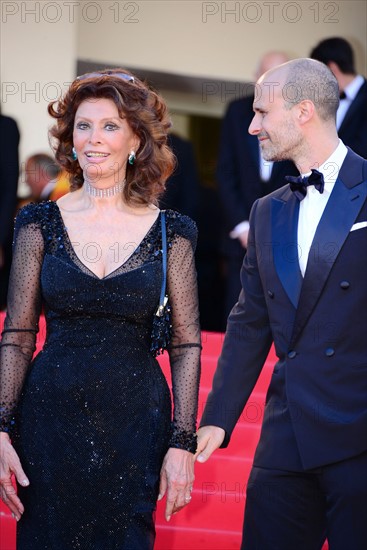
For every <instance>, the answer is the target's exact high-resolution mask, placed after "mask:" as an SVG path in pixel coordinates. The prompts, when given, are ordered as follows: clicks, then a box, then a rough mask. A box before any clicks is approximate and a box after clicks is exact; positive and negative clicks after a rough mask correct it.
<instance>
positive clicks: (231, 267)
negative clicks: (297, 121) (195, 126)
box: [216, 51, 297, 319]
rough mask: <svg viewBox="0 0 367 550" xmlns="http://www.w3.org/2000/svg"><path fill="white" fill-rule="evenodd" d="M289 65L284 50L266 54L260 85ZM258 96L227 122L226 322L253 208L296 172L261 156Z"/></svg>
mask: <svg viewBox="0 0 367 550" xmlns="http://www.w3.org/2000/svg"><path fill="white" fill-rule="evenodd" d="M286 61H288V56H287V54H286V53H284V52H278V51H272V52H268V53H266V54H265V55H264V56H263V57H262V58H261V59H260V61H259V63H258V65H257V68H256V72H255V81H256V80H257V79H258V78H259V77H260V75H262V74H263V73H264V72H265V71H268V70H269V69H271V68H273V67H275V66H277V65H280V64H281V63H284V62H286ZM253 100H254V96H249V97H242V98H239V99H236V100H234V101H232V102H231V103H230V104H229V105H228V108H227V112H226V114H225V117H224V119H223V122H222V129H221V139H220V146H219V156H218V164H217V172H216V177H217V182H218V188H219V193H220V198H221V204H222V207H223V213H224V221H225V236H224V239H223V255H224V259H225V263H226V293H225V319H227V317H228V315H229V312H230V311H231V309H232V307H233V306H234V304H235V303H236V301H237V298H238V294H239V292H240V289H241V283H240V277H239V274H240V269H241V265H242V260H243V256H244V254H245V252H246V247H247V237H248V228H249V223H248V219H249V215H250V210H251V206H252V205H253V203H254V202H255V200H256V199H258V198H259V197H262V196H264V195H266V194H268V193H270V192H271V191H274V190H275V189H278V188H279V187H281V186H282V185H284V177H285V175H286V174H297V170H296V168H295V167H294V166H293V165H292V164H291V163H290V162H282V163H276V164H273V163H272V162H269V161H264V159H262V157H261V153H260V148H259V144H258V140H257V139H256V137H255V136H252V135H250V134H249V133H248V131H247V129H248V126H249V124H250V122H251V120H252V116H253V111H252V103H253Z"/></svg>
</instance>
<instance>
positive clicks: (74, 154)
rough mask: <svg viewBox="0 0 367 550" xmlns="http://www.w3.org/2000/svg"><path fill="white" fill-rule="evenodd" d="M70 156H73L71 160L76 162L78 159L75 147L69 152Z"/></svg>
mask: <svg viewBox="0 0 367 550" xmlns="http://www.w3.org/2000/svg"><path fill="white" fill-rule="evenodd" d="M71 152H72V154H73V160H76V159H77V158H78V155H77V154H76V149H75V147H73V148H72V150H71Z"/></svg>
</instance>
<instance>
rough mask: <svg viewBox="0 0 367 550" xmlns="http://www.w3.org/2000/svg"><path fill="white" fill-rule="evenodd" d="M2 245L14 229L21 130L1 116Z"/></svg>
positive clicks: (0, 232) (0, 195) (0, 229)
mask: <svg viewBox="0 0 367 550" xmlns="http://www.w3.org/2000/svg"><path fill="white" fill-rule="evenodd" d="M0 132H1V147H0V197H1V200H0V246H2V245H4V244H5V243H6V242H7V241H8V240H9V239H10V236H11V234H12V231H13V224H14V215H15V206H16V199H17V188H18V177H19V158H18V146H19V130H18V126H17V124H16V122H15V120H13V119H12V118H9V117H5V116H1V117H0Z"/></svg>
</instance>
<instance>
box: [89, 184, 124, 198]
mask: <svg viewBox="0 0 367 550" xmlns="http://www.w3.org/2000/svg"><path fill="white" fill-rule="evenodd" d="M124 183H125V181H122V182H121V181H120V183H116V185H113V186H112V187H107V188H106V189H99V188H98V187H93V185H91V184H90V183H88V182H87V181H86V182H85V183H84V185H85V190H86V192H87V193H88V195H90V196H91V197H97V198H100V199H103V198H105V197H114V196H115V195H118V194H119V193H121V191H122V188H123V186H124Z"/></svg>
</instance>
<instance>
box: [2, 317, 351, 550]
mask: <svg viewBox="0 0 367 550" xmlns="http://www.w3.org/2000/svg"><path fill="white" fill-rule="evenodd" d="M2 324H3V316H1V314H0V327H2ZM44 336H45V325H44V320H43V319H42V320H41V326H40V333H39V335H38V339H37V351H39V350H40V348H41V347H42V344H43V340H44ZM202 338H203V354H202V377H201V386H200V397H199V399H200V401H199V416H200V415H201V413H202V411H203V408H204V406H205V401H206V399H207V396H208V393H209V391H210V388H211V383H212V378H213V374H214V371H215V368H216V363H217V359H218V356H219V354H220V350H221V347H222V344H223V334H216V333H208V332H204V333H203V335H202ZM159 361H160V364H161V366H162V370H163V371H164V373H165V375H166V377H167V379H168V381H169V382H170V374H169V364H168V357H167V355H166V354H165V355H163V356H161V357H160V358H159ZM274 362H275V355H274V352H273V350H272V351H271V352H270V354H269V357H268V360H267V362H266V364H265V366H264V368H263V371H262V373H261V376H260V378H259V380H258V382H257V384H256V386H255V388H254V391H253V393H252V395H251V397H250V399H249V402H248V403H247V406H246V407H245V410H244V412H243V413H242V415H241V418H240V421H239V423H238V425H237V426H236V429H235V431H234V434H233V437H232V440H231V444H230V446H229V448H227V449H221V450H218V451H216V452H215V453H214V454H213V455H212V457H211V459H210V460H209V461H208V462H207V463H206V464H199V463H198V464H197V465H196V471H195V475H196V480H195V486H194V490H193V493H192V501H191V503H190V505H189V506H187V508H185V509H184V510H182V511H181V512H180V513H179V514H177V515H175V516H173V517H172V519H171V521H170V522H169V523H167V522H166V521H165V519H164V507H165V504H164V502H160V503H158V508H157V516H156V527H157V540H156V545H155V550H232V549H233V550H238V549H239V547H240V543H241V532H242V522H243V510H244V505H245V494H246V484H247V479H248V476H249V472H250V469H251V464H252V459H253V455H254V451H255V447H256V445H257V442H258V439H259V435H260V426H261V422H262V418H263V412H264V401H265V394H266V388H267V386H268V384H269V380H270V377H271V372H272V369H273V365H274ZM327 548H328V546H327V545H325V546H324V548H323V550H327ZM0 549H1V550H15V521H14V520H13V519H12V518H11V515H10V512H9V511H8V509H7V508H6V507H5V506H4V505H3V504H2V503H1V504H0ZM40 550H41V549H40ZM65 550H66V549H65ZM68 550H69V549H68ZM70 550H72V549H70ZM137 550H138V549H137ZM295 550H296V549H295ZM349 550H353V549H352V548H351V549H349Z"/></svg>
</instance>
